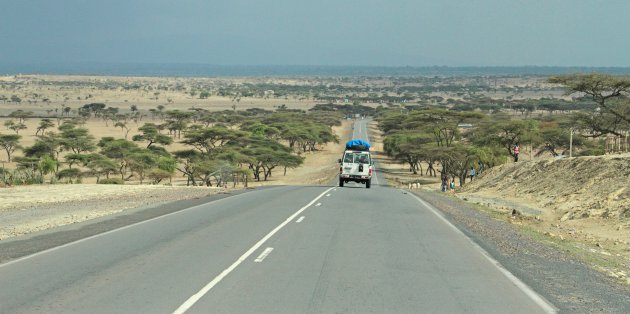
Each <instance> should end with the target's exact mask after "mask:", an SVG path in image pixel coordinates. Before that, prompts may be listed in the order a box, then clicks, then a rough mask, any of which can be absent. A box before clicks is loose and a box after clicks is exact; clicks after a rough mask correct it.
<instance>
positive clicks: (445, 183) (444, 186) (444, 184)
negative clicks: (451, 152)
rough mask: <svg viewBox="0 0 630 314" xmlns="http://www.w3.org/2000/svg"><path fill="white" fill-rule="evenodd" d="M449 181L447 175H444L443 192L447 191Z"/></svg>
mask: <svg viewBox="0 0 630 314" xmlns="http://www.w3.org/2000/svg"><path fill="white" fill-rule="evenodd" d="M447 182H448V179H447V178H446V176H442V186H441V188H442V192H446V187H447V186H448V184H447Z"/></svg>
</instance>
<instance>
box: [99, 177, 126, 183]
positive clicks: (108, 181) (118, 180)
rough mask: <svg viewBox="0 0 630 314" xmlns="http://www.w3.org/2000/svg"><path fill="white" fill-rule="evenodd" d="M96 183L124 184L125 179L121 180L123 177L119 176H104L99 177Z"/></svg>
mask: <svg viewBox="0 0 630 314" xmlns="http://www.w3.org/2000/svg"><path fill="white" fill-rule="evenodd" d="M98 184H125V181H123V179H121V178H109V179H107V178H105V179H100V180H99V181H98Z"/></svg>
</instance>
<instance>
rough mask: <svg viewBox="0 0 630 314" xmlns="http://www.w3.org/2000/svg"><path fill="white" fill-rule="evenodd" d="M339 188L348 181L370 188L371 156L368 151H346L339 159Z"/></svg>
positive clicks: (372, 163)
mask: <svg viewBox="0 0 630 314" xmlns="http://www.w3.org/2000/svg"><path fill="white" fill-rule="evenodd" d="M339 165H340V166H339V186H340V187H343V184H344V183H348V182H350V181H352V182H357V183H361V184H365V187H366V188H368V189H369V188H370V185H371V184H372V166H373V165H374V162H373V161H372V155H370V152H369V151H361V150H346V151H345V152H344V153H343V158H342V159H339Z"/></svg>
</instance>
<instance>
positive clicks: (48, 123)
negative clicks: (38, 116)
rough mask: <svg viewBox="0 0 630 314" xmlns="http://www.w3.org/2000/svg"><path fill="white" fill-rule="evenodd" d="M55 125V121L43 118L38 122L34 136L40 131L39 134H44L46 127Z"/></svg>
mask: <svg viewBox="0 0 630 314" xmlns="http://www.w3.org/2000/svg"><path fill="white" fill-rule="evenodd" d="M54 126H55V123H54V122H52V120H51V119H48V118H44V119H42V120H41V121H40V122H39V126H38V127H37V130H36V131H35V136H37V135H39V133H40V132H41V135H44V132H45V131H46V130H47V129H50V128H52V127H54Z"/></svg>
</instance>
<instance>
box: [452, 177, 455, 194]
mask: <svg viewBox="0 0 630 314" xmlns="http://www.w3.org/2000/svg"><path fill="white" fill-rule="evenodd" d="M451 192H453V193H455V179H453V180H452V181H451Z"/></svg>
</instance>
